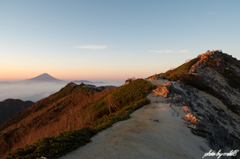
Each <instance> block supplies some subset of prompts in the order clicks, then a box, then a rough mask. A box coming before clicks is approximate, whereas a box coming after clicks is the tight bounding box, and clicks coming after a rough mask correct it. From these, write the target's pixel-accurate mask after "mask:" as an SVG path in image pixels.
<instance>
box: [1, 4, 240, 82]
mask: <svg viewBox="0 0 240 159" xmlns="http://www.w3.org/2000/svg"><path fill="white" fill-rule="evenodd" d="M239 6H240V1H238V0H235V1H234V0H232V1H226V0H201V1H192V0H181V1H179V0H176V1H174V0H114V1H113V0H65V1H63V0H51V1H49V0H41V1H40V0H39V1H37V0H21V1H19V0H0V80H18V79H28V78H32V77H35V76H37V75H40V74H42V73H48V74H50V75H52V76H53V77H55V78H58V79H74V80H83V79H89V80H91V79H126V78H129V77H135V78H146V77H148V76H151V75H153V74H156V73H161V72H165V71H167V70H169V69H170V68H175V67H177V66H179V65H181V64H182V63H184V62H185V61H186V60H188V59H192V58H195V57H196V56H198V55H199V54H202V53H204V52H206V51H207V50H217V49H221V50H222V51H223V52H224V53H228V54H230V55H232V56H233V57H235V58H237V59H240V45H239V42H240V39H239V38H240V20H239V18H240V9H239Z"/></svg>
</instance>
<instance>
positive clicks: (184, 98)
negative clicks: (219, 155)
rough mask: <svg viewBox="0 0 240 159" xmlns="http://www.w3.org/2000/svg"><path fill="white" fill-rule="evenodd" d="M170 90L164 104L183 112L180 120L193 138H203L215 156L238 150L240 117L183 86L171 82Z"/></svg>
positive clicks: (208, 96) (201, 93) (204, 94)
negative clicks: (193, 135)
mask: <svg viewBox="0 0 240 159" xmlns="http://www.w3.org/2000/svg"><path fill="white" fill-rule="evenodd" d="M170 89H171V91H169V93H168V96H166V100H167V101H168V102H170V103H172V104H174V105H176V106H179V109H180V107H182V108H183V109H184V111H185V113H186V115H185V116H183V118H184V119H185V120H186V126H187V127H189V128H190V129H191V132H192V133H193V134H195V135H198V136H201V137H204V138H206V140H207V141H208V144H209V146H210V147H211V148H212V149H213V150H214V151H216V152H217V151H218V150H221V151H222V152H229V151H231V150H236V149H239V147H240V117H239V116H238V115H236V114H235V113H233V112H232V111H231V110H229V109H228V108H227V107H226V106H225V105H224V104H223V103H222V101H221V100H219V99H217V98H215V97H214V96H212V95H210V94H207V93H205V92H203V91H200V90H197V89H195V88H193V87H190V86H187V85H185V84H184V83H179V82H172V87H171V88H170ZM239 157H240V154H238V155H237V156H236V157H233V158H239Z"/></svg>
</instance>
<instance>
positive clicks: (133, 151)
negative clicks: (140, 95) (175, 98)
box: [60, 80, 210, 159]
mask: <svg viewBox="0 0 240 159" xmlns="http://www.w3.org/2000/svg"><path fill="white" fill-rule="evenodd" d="M151 82H152V83H153V84H155V85H157V84H164V83H165V82H167V80H155V81H151ZM148 98H149V99H150V100H151V103H150V104H148V105H146V106H144V107H143V108H141V109H139V110H137V111H135V112H134V113H132V114H131V118H130V119H128V120H125V121H121V122H117V123H115V124H114V125H113V126H112V127H110V128H108V129H107V130H104V131H102V132H100V133H98V134H97V135H96V136H94V137H93V138H92V142H91V143H89V144H87V145H86V146H83V147H80V148H78V149H77V150H75V151H73V152H71V153H69V154H67V155H65V156H63V157H61V158H60V159H94V158H97V159H188V158H194V159H195V158H196V159H200V158H202V157H203V155H204V154H205V152H208V151H209V150H210V148H209V147H208V146H207V144H206V143H205V142H206V141H205V139H204V138H201V137H198V136H195V135H193V134H192V133H191V132H190V130H189V128H187V127H186V126H185V125H184V123H185V121H184V119H183V118H182V116H183V115H185V114H186V113H185V112H184V111H183V109H182V108H181V107H176V106H174V105H172V104H171V105H170V106H169V104H168V103H163V101H164V98H163V97H161V96H157V95H156V94H154V93H151V94H149V95H148ZM156 119H158V122H156V121H154V120H156Z"/></svg>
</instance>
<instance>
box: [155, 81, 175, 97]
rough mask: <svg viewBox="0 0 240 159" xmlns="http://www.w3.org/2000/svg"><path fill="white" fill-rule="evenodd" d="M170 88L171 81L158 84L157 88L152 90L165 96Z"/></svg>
mask: <svg viewBox="0 0 240 159" xmlns="http://www.w3.org/2000/svg"><path fill="white" fill-rule="evenodd" d="M171 88H172V83H171V82H167V83H166V84H164V85H161V86H158V88H157V89H155V90H153V91H154V92H155V93H156V94H158V95H161V96H163V97H165V98H167V97H168V94H169V92H170V90H171Z"/></svg>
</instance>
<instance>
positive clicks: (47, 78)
mask: <svg viewBox="0 0 240 159" xmlns="http://www.w3.org/2000/svg"><path fill="white" fill-rule="evenodd" d="M29 80H31V81H41V82H44V81H47V82H49V81H52V82H56V81H61V80H59V79H56V78H54V77H52V76H51V75H49V74H47V73H43V74H41V75H39V76H37V77H34V78H31V79H29Z"/></svg>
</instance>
